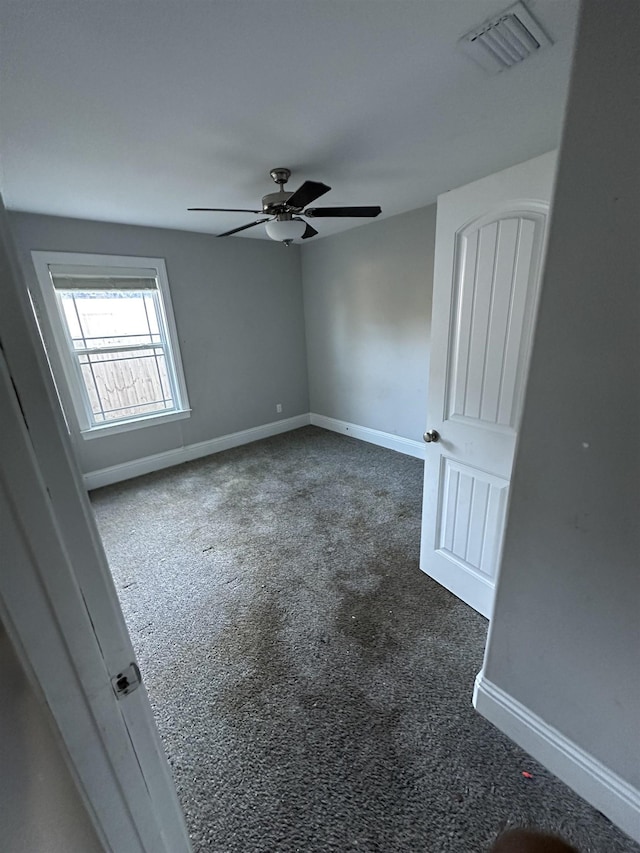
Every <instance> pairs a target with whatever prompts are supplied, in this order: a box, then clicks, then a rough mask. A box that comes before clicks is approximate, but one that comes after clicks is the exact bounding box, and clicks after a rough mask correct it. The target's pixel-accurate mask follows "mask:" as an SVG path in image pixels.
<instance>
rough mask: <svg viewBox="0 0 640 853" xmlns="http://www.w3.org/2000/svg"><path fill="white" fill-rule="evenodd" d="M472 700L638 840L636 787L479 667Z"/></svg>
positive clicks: (639, 802) (638, 797) (639, 793)
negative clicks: (487, 676)
mask: <svg viewBox="0 0 640 853" xmlns="http://www.w3.org/2000/svg"><path fill="white" fill-rule="evenodd" d="M473 704H474V707H475V709H476V710H477V711H478V712H479V713H480V714H482V716H483V717H486V718H487V719H488V720H489V721H490V722H492V723H493V724H494V725H495V726H497V728H499V729H500V730H501V731H503V732H504V733H505V734H506V735H507V736H508V737H510V738H511V739H512V740H513V741H515V742H516V743H517V744H518V745H519V746H521V747H522V748H523V749H525V750H526V751H527V752H528V753H529V754H530V755H532V756H533V757H534V758H535V759H536V760H537V761H539V762H540V763H541V764H543V765H544V766H545V767H547V768H548V769H549V770H551V772H552V773H555V775H556V776H558V778H559V779H562V781H563V782H566V784H567V785H569V787H570V788H573V790H574V791H576V792H577V793H578V794H579V795H580V796H581V797H584V799H585V800H586V801H587V802H588V803H591V805H592V806H594V807H595V808H596V809H598V810H599V811H601V812H602V813H603V814H605V815H606V816H607V817H608V818H609V819H610V820H611V821H613V823H615V824H616V826H619V827H620V829H622V830H623V831H624V832H626V833H627V834H628V835H630V836H631V837H632V838H633V839H635V840H636V841H638V842H640V791H638V790H637V789H636V788H634V787H633V786H631V785H630V784H629V783H628V782H626V781H625V780H624V779H621V778H620V777H619V776H617V775H616V774H615V773H613V772H612V771H611V770H609V768H607V767H605V765H604V764H602V763H601V762H599V761H597V760H596V759H595V758H594V757H593V756H591V755H590V754H589V753H588V752H585V750H583V749H582V748H581V747H579V746H578V745H577V744H575V743H573V741H571V740H569V739H568V738H567V737H565V735H563V734H562V733H561V732H559V731H558V730H557V729H555V728H553V726H550V725H549V724H548V723H545V721H544V720H542V719H541V718H540V717H538V716H536V714H534V713H532V712H531V711H530V710H529V709H528V708H526V707H525V706H524V705H522V704H521V703H520V702H518V701H517V700H515V699H513V697H511V696H509V694H508V693H505V691H504V690H502V689H501V688H500V687H497V686H496V685H495V684H493V683H492V682H490V681H488V680H487V679H486V678H485V677H484V675H483V673H482V672H480V673H479V674H478V677H477V678H476V683H475V688H474V692H473Z"/></svg>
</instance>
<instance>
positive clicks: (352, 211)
mask: <svg viewBox="0 0 640 853" xmlns="http://www.w3.org/2000/svg"><path fill="white" fill-rule="evenodd" d="M379 213H382V208H381V207H377V206H375V207H310V208H309V209H308V210H305V211H304V214H303V215H304V216H315V217H319V216H378V214H379Z"/></svg>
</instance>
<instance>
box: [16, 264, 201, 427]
mask: <svg viewBox="0 0 640 853" xmlns="http://www.w3.org/2000/svg"><path fill="white" fill-rule="evenodd" d="M32 257H33V261H34V265H35V268H36V273H37V276H38V282H39V284H40V290H41V295H42V302H43V304H44V308H45V313H46V318H45V335H44V337H45V340H47V339H48V338H49V337H50V338H51V343H53V348H54V349H55V352H51V346H49V347H48V350H49V357H50V360H51V364H52V369H53V372H54V374H55V375H56V379H57V384H58V386H60V385H61V384H63V387H62V388H60V392H61V399H62V401H63V404H64V403H65V402H66V403H68V404H70V405H71V407H72V409H73V411H74V413H75V415H76V419H77V422H78V426H79V428H80V431H81V433H82V434H83V435H84V436H85V437H87V438H88V437H92V436H95V435H104V434H106V433H110V432H120V431H122V430H125V429H134V428H137V427H140V426H145V425H147V424H149V423H152V422H157V421H158V420H168V419H173V418H177V417H186V416H188V414H189V411H190V410H189V407H188V401H187V394H186V388H185V383H184V377H183V373H182V366H181V364H180V352H179V348H178V339H177V334H176V330H175V324H174V321H173V313H172V310H171V302H170V298H169V287H168V282H167V275H166V269H165V265H164V261H163V260H162V259H161V258H120V257H113V256H110V255H74V254H68V253H59V252H55V253H54V252H32ZM47 327H48V331H49V332H50V335H47V334H46V331H47ZM59 374H62V379H63V380H64V382H63V383H61V382H60V376H59Z"/></svg>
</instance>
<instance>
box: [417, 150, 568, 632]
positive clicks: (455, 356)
mask: <svg viewBox="0 0 640 853" xmlns="http://www.w3.org/2000/svg"><path fill="white" fill-rule="evenodd" d="M554 166H555V154H554V153H550V154H545V155H543V156H542V157H536V158H535V159H534V160H529V161H527V162H526V163H522V164H520V165H518V166H514V167H512V168H510V169H506V170H504V171H503V172H499V173H497V174H495V175H490V176H489V177H487V178H483V179H482V180H480V181H476V182H474V183H473V184H469V185H467V186H465V187H461V188H460V189H457V190H453V191H452V192H449V193H446V194H444V195H442V196H440V197H439V198H438V215H437V226H436V253H435V268H434V294H433V319H432V350H431V369H430V378H429V401H428V407H427V409H428V420H427V431H426V432H425V441H427V446H426V461H425V481H424V497H423V516H422V541H421V554H420V567H421V569H422V570H423V571H424V572H426V573H427V574H428V575H430V576H431V577H432V578H434V579H435V580H437V581H438V582H439V583H441V584H442V585H443V586H445V587H446V588H447V589H449V590H450V591H451V592H453V593H454V594H455V595H457V596H458V597H459V598H461V599H462V600H463V601H465V602H467V604H469V605H471V607H473V608H474V609H475V610H478V611H479V612H480V613H482V614H483V615H484V616H486V617H488V618H490V616H491V612H492V609H493V597H494V589H495V581H496V573H497V569H498V564H499V559H500V550H501V547H502V537H503V531H504V524H505V517H506V510H507V500H508V495H509V482H510V478H511V468H512V465H513V458H514V451H515V444H516V438H517V431H518V425H519V422H520V414H521V409H522V401H523V396H524V387H525V381H526V375H527V367H528V361H529V352H530V349H531V339H532V334H533V328H534V323H535V316H536V307H537V300H538V290H539V283H540V277H541V271H542V262H543V251H544V241H545V233H546V225H547V218H548V210H549V202H550V198H551V189H552V183H553V173H554ZM430 439H431V440H430Z"/></svg>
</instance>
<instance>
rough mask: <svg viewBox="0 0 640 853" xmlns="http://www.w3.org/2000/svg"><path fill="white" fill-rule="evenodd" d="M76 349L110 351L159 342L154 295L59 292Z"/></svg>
mask: <svg viewBox="0 0 640 853" xmlns="http://www.w3.org/2000/svg"><path fill="white" fill-rule="evenodd" d="M59 292H60V296H61V299H62V304H63V307H64V313H65V319H66V320H67V325H68V328H69V331H70V333H71V337H72V339H73V342H74V345H75V346H76V347H88V348H91V347H111V346H119V345H122V344H150V343H158V342H159V341H160V327H159V321H158V313H157V308H156V305H157V303H156V299H155V298H154V296H155V294H154V293H149V291H135V290H124V291H105V292H100V291H95V290H93V291H92V290H87V291H84V290H73V291H71V290H67V291H59Z"/></svg>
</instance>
